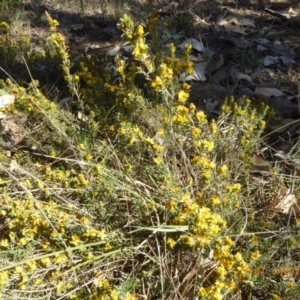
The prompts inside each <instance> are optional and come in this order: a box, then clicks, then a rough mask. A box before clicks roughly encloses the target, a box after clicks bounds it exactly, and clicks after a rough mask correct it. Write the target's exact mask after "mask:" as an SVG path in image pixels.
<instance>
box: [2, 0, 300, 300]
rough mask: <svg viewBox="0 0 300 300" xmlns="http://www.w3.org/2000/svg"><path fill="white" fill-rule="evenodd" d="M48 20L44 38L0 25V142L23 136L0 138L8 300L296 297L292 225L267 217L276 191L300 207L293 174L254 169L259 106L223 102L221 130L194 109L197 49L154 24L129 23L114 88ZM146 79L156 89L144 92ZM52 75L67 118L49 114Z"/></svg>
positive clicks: (261, 128)
mask: <svg viewBox="0 0 300 300" xmlns="http://www.w3.org/2000/svg"><path fill="white" fill-rule="evenodd" d="M6 4H12V3H11V2H6ZM173 21H174V20H173ZM47 22H48V28H47V37H46V38H45V39H43V40H41V41H38V40H36V39H35V38H34V36H32V35H30V34H29V33H28V32H25V31H24V32H21V34H16V33H15V31H14V30H13V26H14V24H8V23H4V22H2V23H0V31H1V40H0V42H1V48H2V49H3V51H4V53H5V57H1V60H3V61H4V60H5V62H6V66H8V69H7V70H6V73H3V74H2V75H3V76H2V80H1V82H0V85H1V89H3V90H5V91H6V92H7V93H8V94H12V95H15V97H16V100H15V103H14V105H10V106H8V107H5V108H4V109H2V110H3V113H5V115H6V118H5V119H4V120H3V121H2V127H4V126H7V128H9V130H8V131H7V130H6V129H5V128H6V127H5V128H4V129H1V130H2V132H1V133H2V135H5V134H6V135H11V136H14V135H16V134H17V133H19V134H20V135H21V136H23V139H22V141H21V142H20V143H18V144H13V145H8V144H6V141H5V140H3V141H1V145H2V148H3V151H2V153H1V156H0V178H1V181H0V189H1V197H0V205H1V208H0V220H1V227H0V262H1V263H0V293H1V297H2V299H10V300H11V299H113V300H117V299H118V300H119V299H126V300H129V299H231V298H232V297H233V296H234V295H236V294H238V293H242V295H243V297H244V298H243V299H281V297H285V296H286V297H287V296H289V297H297V295H298V293H299V287H298V286H297V278H298V277H297V275H298V273H299V272H298V271H299V270H298V267H297V261H299V257H298V256H299V253H298V248H299V247H298V241H299V237H298V235H297V231H298V226H299V225H298V222H299V221H298V219H297V218H296V217H295V216H294V215H293V214H282V213H279V212H277V211H276V210H275V209H273V208H272V207H271V206H270V208H269V209H265V210H261V211H260V208H259V204H261V203H263V204H264V203H266V202H268V201H269V200H271V199H272V198H274V197H275V198H276V195H278V191H279V190H281V191H282V192H281V194H284V192H285V191H286V190H287V189H288V188H289V187H291V186H293V189H294V191H293V193H295V194H296V193H297V192H298V190H299V184H298V182H299V181H298V177H297V176H298V174H297V171H296V170H295V171H293V172H294V173H293V174H291V175H294V176H288V175H289V174H287V173H286V172H285V170H284V169H283V168H284V166H283V165H279V164H275V163H274V165H272V166H271V167H270V169H269V170H268V172H267V175H266V176H265V177H264V175H259V174H257V173H255V172H253V165H252V163H251V159H252V158H253V156H254V155H256V154H258V153H263V152H262V150H261V149H262V148H263V147H264V145H263V144H262V142H263V141H264V140H263V136H265V135H266V134H267V131H266V125H267V122H268V120H269V118H270V116H271V115H272V109H270V108H269V107H268V105H267V103H266V101H265V100H264V99H260V100H261V101H252V100H251V99H247V98H246V97H240V98H234V97H230V98H228V99H224V102H223V103H222V104H221V106H220V111H219V115H218V117H216V118H215V119H213V118H209V117H208V116H207V114H206V112H204V111H199V110H197V108H196V107H195V105H194V104H189V105H187V104H186V100H187V98H188V95H189V91H190V86H189V85H188V84H187V83H182V82H180V81H179V77H180V75H181V74H182V73H183V72H191V67H192V64H191V62H190V61H189V54H190V52H191V49H190V47H189V46H187V47H185V49H183V50H182V51H179V50H178V49H176V46H175V45H174V44H173V42H174V41H173V40H172V35H171V34H163V35H161V34H160V30H164V31H168V30H169V29H168V27H167V25H166V23H163V22H162V21H161V20H160V19H159V17H158V16H157V15H156V14H155V13H152V14H149V15H148V20H147V22H146V23H145V24H144V27H143V26H142V25H137V24H134V22H133V21H132V20H131V18H130V17H128V16H126V15H125V16H124V17H123V18H121V19H120V22H119V28H120V29H121V30H122V31H123V33H124V35H123V40H124V43H125V42H127V43H130V44H132V46H133V49H134V50H133V55H134V59H133V60H132V61H130V60H129V61H124V60H123V58H122V57H119V56H117V57H115V58H114V64H115V67H116V72H117V77H115V75H113V74H112V73H111V72H110V70H108V69H107V68H106V69H105V68H104V62H105V61H106V60H107V58H106V57H102V56H101V55H99V56H90V57H89V56H86V57H85V56H82V57H80V58H79V59H78V58H76V59H74V56H73V54H72V49H69V47H68V45H67V43H66V40H65V37H64V36H63V35H62V34H61V33H59V30H58V27H57V26H58V22H57V21H55V20H54V19H53V18H52V17H51V16H50V15H47ZM164 22H167V20H164ZM161 39H163V40H161ZM37 45H38V47H37ZM153 49H155V51H152V50H153ZM151 52H152V53H157V55H155V56H154V57H151V55H150V53H151ZM20 53H21V54H22V55H23V57H24V60H23V61H20V62H19V61H16V59H15V58H16V56H18V55H20ZM24 61H25V62H26V64H24ZM137 61H138V62H139V63H138V64H137V63H136V62H137ZM41 66H42V67H43V66H47V68H46V71H44V72H43V74H41V77H39V76H38V75H37V77H36V76H34V78H32V79H30V77H33V75H32V74H39V72H38V71H39V69H38V68H40V67H41ZM4 70H5V68H4ZM9 70H14V71H15V72H16V71H18V74H19V77H20V78H14V79H13V77H14V76H13V75H12V78H8V77H9V76H8V75H7V74H9ZM26 72H27V73H26ZM40 73H41V72H40ZM137 73H140V74H146V73H148V76H149V78H150V80H149V81H148V82H147V83H146V85H145V86H144V87H142V88H141V87H138V86H137V85H136V80H135V79H136V74H137ZM54 76H57V78H58V79H59V80H58V81H57V86H56V88H57V89H59V90H60V91H62V93H63V96H66V97H71V107H72V109H67V108H62V107H60V105H58V104H57V103H56V102H55V101H51V100H53V98H52V95H53V90H54V87H53V86H51V88H50V87H49V82H51V80H52V79H53V77H54ZM57 100H58V101H59V100H61V99H57ZM21 119H22V120H23V121H22V122H21V121H20V120H21ZM5 130H6V131H5ZM297 147H298V146H297V145H296V146H295V147H294V153H293V157H295V158H297V157H298V150H297ZM271 164H272V162H271ZM284 175H285V176H284ZM277 198H279V196H277ZM283 229H284V230H283ZM254 297H256V298H254ZM294 299H296V298H294Z"/></svg>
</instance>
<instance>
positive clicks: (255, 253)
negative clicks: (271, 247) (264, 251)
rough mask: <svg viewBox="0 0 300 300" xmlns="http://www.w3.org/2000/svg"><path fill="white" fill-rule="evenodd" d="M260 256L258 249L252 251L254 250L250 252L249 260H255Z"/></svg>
mask: <svg viewBox="0 0 300 300" xmlns="http://www.w3.org/2000/svg"><path fill="white" fill-rule="evenodd" d="M260 256H261V255H260V253H259V251H258V250H257V251H254V252H252V253H251V256H250V258H251V260H257V259H259V258H260Z"/></svg>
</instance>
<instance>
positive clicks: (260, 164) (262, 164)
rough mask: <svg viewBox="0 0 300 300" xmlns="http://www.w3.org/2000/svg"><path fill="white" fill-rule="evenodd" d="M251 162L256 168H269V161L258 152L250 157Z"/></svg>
mask: <svg viewBox="0 0 300 300" xmlns="http://www.w3.org/2000/svg"><path fill="white" fill-rule="evenodd" d="M251 164H252V165H253V166H254V167H257V168H258V169H266V168H269V163H268V162H267V161H266V160H265V159H264V158H263V157H262V156H261V155H259V154H257V155H254V156H253V157H252V158H251Z"/></svg>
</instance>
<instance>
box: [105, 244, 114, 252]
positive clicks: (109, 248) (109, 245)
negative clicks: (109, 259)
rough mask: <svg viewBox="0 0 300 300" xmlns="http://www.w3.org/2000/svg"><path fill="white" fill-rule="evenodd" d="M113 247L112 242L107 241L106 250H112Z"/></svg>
mask: <svg viewBox="0 0 300 300" xmlns="http://www.w3.org/2000/svg"><path fill="white" fill-rule="evenodd" d="M112 248H113V246H112V245H111V244H110V243H106V244H105V250H106V251H109V250H111V249H112Z"/></svg>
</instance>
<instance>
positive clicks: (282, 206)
mask: <svg viewBox="0 0 300 300" xmlns="http://www.w3.org/2000/svg"><path fill="white" fill-rule="evenodd" d="M297 204H298V200H297V198H296V196H295V195H293V194H288V195H286V196H284V197H283V198H282V199H281V201H280V202H279V203H278V205H277V206H276V207H275V208H276V209H279V210H280V211H281V212H282V213H283V214H289V212H290V209H291V207H293V206H294V205H297Z"/></svg>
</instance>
